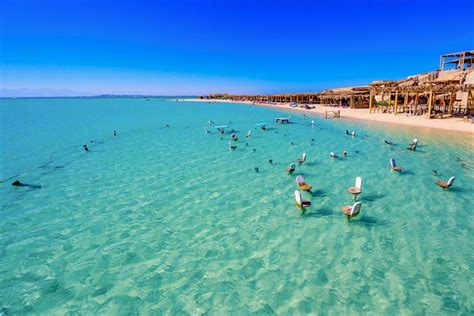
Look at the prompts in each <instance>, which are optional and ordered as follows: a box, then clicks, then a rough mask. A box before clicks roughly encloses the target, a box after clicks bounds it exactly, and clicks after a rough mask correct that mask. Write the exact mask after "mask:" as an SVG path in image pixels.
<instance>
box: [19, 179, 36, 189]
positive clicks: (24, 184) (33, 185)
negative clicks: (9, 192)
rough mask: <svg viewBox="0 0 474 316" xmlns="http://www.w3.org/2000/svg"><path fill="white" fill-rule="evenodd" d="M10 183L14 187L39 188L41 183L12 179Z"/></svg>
mask: <svg viewBox="0 0 474 316" xmlns="http://www.w3.org/2000/svg"><path fill="white" fill-rule="evenodd" d="M12 185H13V186H15V187H28V188H33V189H40V188H41V185H36V184H27V183H22V182H20V181H18V180H15V181H13V182H12Z"/></svg>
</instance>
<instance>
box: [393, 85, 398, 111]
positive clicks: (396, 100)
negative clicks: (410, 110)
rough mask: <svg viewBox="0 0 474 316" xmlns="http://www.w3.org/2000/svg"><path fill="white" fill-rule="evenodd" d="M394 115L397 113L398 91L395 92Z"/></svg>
mask: <svg viewBox="0 0 474 316" xmlns="http://www.w3.org/2000/svg"><path fill="white" fill-rule="evenodd" d="M393 108H394V114H395V115H397V114H398V113H397V112H398V90H397V91H395V104H394V105H393Z"/></svg>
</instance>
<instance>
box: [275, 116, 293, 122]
mask: <svg viewBox="0 0 474 316" xmlns="http://www.w3.org/2000/svg"><path fill="white" fill-rule="evenodd" d="M275 122H277V123H278V124H289V123H290V119H289V118H287V117H278V118H277V119H276V120H275Z"/></svg>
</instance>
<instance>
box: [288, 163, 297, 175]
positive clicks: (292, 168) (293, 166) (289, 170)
mask: <svg viewBox="0 0 474 316" xmlns="http://www.w3.org/2000/svg"><path fill="white" fill-rule="evenodd" d="M295 170H296V165H295V164H294V163H292V164H291V165H289V166H288V168H286V172H288V173H292V172H294V171H295Z"/></svg>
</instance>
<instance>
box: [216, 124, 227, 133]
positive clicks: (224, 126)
mask: <svg viewBox="0 0 474 316" xmlns="http://www.w3.org/2000/svg"><path fill="white" fill-rule="evenodd" d="M214 128H215V129H217V130H218V131H219V132H220V133H221V134H224V132H225V129H226V128H227V125H219V126H214Z"/></svg>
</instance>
